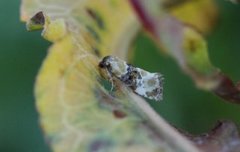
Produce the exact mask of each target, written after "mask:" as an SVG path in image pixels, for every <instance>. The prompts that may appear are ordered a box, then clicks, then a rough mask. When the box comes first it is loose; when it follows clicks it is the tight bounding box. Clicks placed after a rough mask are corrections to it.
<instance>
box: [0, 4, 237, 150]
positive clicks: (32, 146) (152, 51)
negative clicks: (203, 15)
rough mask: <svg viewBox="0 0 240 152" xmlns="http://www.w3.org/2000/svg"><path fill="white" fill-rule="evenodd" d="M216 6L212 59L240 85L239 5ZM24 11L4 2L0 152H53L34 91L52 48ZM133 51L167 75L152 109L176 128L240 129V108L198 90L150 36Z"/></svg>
mask: <svg viewBox="0 0 240 152" xmlns="http://www.w3.org/2000/svg"><path fill="white" fill-rule="evenodd" d="M217 2H218V4H219V7H220V8H219V10H220V18H219V22H218V23H217V26H216V27H215V28H214V29H213V32H212V33H211V34H210V35H209V37H208V42H209V50H210V51H209V54H210V58H211V60H212V62H213V64H214V65H216V66H217V67H220V68H221V69H222V71H223V72H225V73H226V74H228V75H230V76H231V78H233V79H234V80H235V81H237V80H239V79H240V70H239V65H240V60H239V57H240V51H239V49H240V46H239V39H240V30H239V27H240V17H239V14H240V6H239V5H234V4H232V3H229V2H227V1H224V0H218V1H217ZM19 6H20V2H19V1H18V0H11V1H8V0H1V1H0V7H1V9H0V16H1V25H0V27H1V28H0V30H1V41H0V43H1V45H0V46H1V49H0V51H1V55H0V62H1V63H0V69H1V71H0V92H1V93H0V151H4V152H17V151H24V152H32V151H34V152H48V147H47V144H46V143H45V142H44V139H43V136H42V132H41V129H40V126H39V124H38V114H37V112H36V109H35V103H34V98H33V86H34V81H35V76H36V75H37V72H38V70H39V67H40V65H41V63H42V61H43V59H44V57H45V54H46V50H47V48H48V46H49V44H48V43H47V42H46V41H44V40H43V39H42V38H41V37H40V33H28V32H26V29H25V24H24V23H20V21H19ZM134 51H135V56H134V61H133V64H134V65H137V66H138V67H142V68H144V69H148V70H149V71H161V72H162V73H163V74H164V76H165V78H166V80H165V81H166V84H165V95H164V97H165V98H164V101H163V102H161V103H156V102H150V104H151V105H152V106H153V107H154V109H156V110H157V111H158V112H159V113H160V114H161V115H162V116H163V117H164V118H165V119H166V120H168V121H169V122H170V123H171V124H173V125H175V126H177V127H179V128H182V129H184V130H187V131H190V132H192V133H196V134H197V133H202V132H205V131H207V130H209V128H210V127H212V126H213V124H214V123H215V122H216V121H217V120H219V119H230V120H234V121H235V122H237V123H238V124H240V114H239V112H240V106H238V105H233V104H230V103H225V102H222V101H221V99H219V98H218V97H216V96H214V95H213V94H211V93H209V92H204V91H201V90H198V89H196V87H195V86H194V83H193V82H192V80H190V79H189V77H187V76H186V75H185V74H183V73H182V72H181V71H180V69H179V68H178V66H177V65H176V63H175V62H174V61H173V60H172V59H171V58H169V57H167V56H164V55H163V54H160V53H159V52H158V51H157V48H156V46H155V45H154V44H153V42H152V41H151V40H150V39H149V38H148V37H147V36H146V35H144V34H142V33H141V34H140V36H139V37H138V38H137V40H136V44H135V47H134ZM145 59H151V60H145Z"/></svg>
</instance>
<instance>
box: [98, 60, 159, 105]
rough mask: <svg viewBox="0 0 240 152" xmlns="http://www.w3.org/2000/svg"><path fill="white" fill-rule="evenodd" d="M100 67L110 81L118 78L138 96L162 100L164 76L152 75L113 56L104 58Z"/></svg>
mask: <svg viewBox="0 0 240 152" xmlns="http://www.w3.org/2000/svg"><path fill="white" fill-rule="evenodd" d="M99 67H100V70H101V73H103V74H104V75H105V77H106V76H107V78H108V79H109V80H110V81H112V78H113V77H114V78H117V79H118V80H120V81H121V82H123V83H124V84H125V85H126V86H128V87H129V88H131V89H132V90H133V91H134V92H135V93H137V94H138V95H141V96H143V97H146V98H149V99H153V100H156V101H160V100H162V98H163V76H162V75H161V74H160V73H150V72H148V71H145V70H143V69H140V68H137V67H134V66H132V65H130V64H127V63H126V62H125V61H123V60H121V59H119V58H117V57H113V56H106V57H104V58H103V59H102V61H101V62H100V63H99Z"/></svg>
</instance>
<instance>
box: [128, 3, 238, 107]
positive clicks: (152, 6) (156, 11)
mask: <svg viewBox="0 0 240 152" xmlns="http://www.w3.org/2000/svg"><path fill="white" fill-rule="evenodd" d="M130 1H131V4H132V6H133V8H134V9H135V11H136V13H137V14H138V16H139V19H140V20H141V22H142V24H143V26H144V28H145V29H146V30H147V31H148V32H149V33H150V35H151V36H152V37H153V39H154V40H155V41H156V42H157V43H158V44H159V46H160V47H161V48H162V50H164V52H165V53H166V54H168V55H170V56H172V57H173V58H174V59H175V60H176V61H177V63H178V64H179V66H180V67H181V68H182V70H183V71H184V72H185V73H186V74H188V75H189V76H190V77H191V78H192V79H193V80H194V81H195V83H196V85H197V86H198V87H199V88H201V89H204V90H209V91H212V92H214V93H215V94H216V95H218V96H220V97H222V98H224V99H225V100H227V101H229V102H233V103H238V104H240V88H239V85H234V83H233V81H232V80H231V79H230V78H228V77H227V76H226V75H224V74H222V73H221V72H220V70H219V69H218V68H216V67H214V66H213V65H212V64H211V61H210V59H209V57H208V48H207V42H206V41H205V39H204V38H203V37H202V35H201V34H199V33H198V32H197V31H196V30H195V29H193V28H192V27H190V26H187V25H185V24H183V23H182V22H181V21H179V20H177V19H176V18H175V17H173V16H172V15H170V13H169V12H166V11H164V5H163V4H164V3H163V2H162V1H160V0H152V1H149V2H147V1H144V0H130Z"/></svg>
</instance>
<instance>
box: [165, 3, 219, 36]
mask: <svg viewBox="0 0 240 152" xmlns="http://www.w3.org/2000/svg"><path fill="white" fill-rule="evenodd" d="M172 5H173V4H172ZM169 11H170V14H172V15H173V16H175V17H176V18H178V19H179V20H180V21H181V22H183V23H185V24H188V25H191V26H193V27H195V28H196V29H197V30H198V31H200V32H202V33H208V32H209V31H210V30H211V29H212V27H213V25H215V23H216V20H217V16H218V9H217V6H216V4H215V1H214V0H184V2H181V3H180V2H179V3H178V4H177V5H173V6H171V7H170V8H169Z"/></svg>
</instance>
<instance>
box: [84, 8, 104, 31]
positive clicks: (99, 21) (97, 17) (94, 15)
mask: <svg viewBox="0 0 240 152" xmlns="http://www.w3.org/2000/svg"><path fill="white" fill-rule="evenodd" d="M87 13H88V15H89V16H91V18H92V19H93V20H94V21H95V22H96V24H97V25H98V27H99V28H100V29H104V28H105V26H104V22H103V19H102V18H101V16H100V15H99V14H98V13H97V12H95V11H94V10H92V9H90V8H87Z"/></svg>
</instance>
